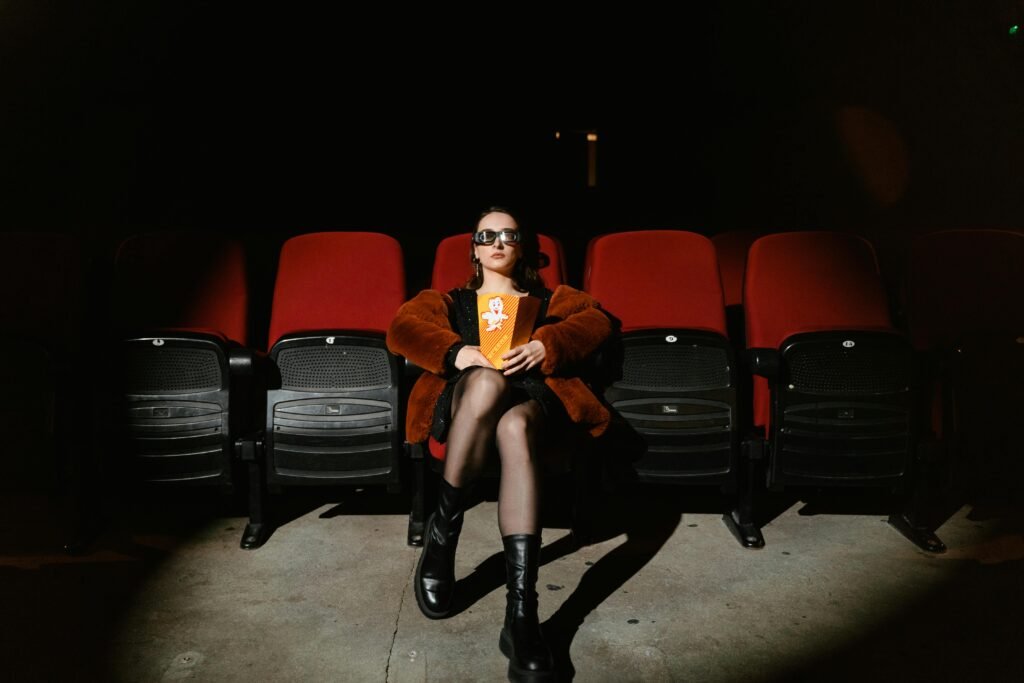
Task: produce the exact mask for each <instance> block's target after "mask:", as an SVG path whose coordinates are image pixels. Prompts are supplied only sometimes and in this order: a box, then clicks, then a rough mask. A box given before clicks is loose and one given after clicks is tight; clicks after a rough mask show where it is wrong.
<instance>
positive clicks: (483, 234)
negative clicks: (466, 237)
mask: <svg viewBox="0 0 1024 683" xmlns="http://www.w3.org/2000/svg"><path fill="white" fill-rule="evenodd" d="M497 236H498V234H497V233H496V232H494V231H493V230H481V231H480V232H478V233H475V234H474V235H473V241H474V242H476V243H477V244H494V238H495V237H497Z"/></svg>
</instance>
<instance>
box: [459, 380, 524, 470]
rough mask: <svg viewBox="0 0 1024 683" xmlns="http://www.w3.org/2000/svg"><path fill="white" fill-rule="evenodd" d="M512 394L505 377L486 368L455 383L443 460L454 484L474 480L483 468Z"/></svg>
mask: <svg viewBox="0 0 1024 683" xmlns="http://www.w3.org/2000/svg"><path fill="white" fill-rule="evenodd" d="M509 397H510V391H509V385H508V380H506V379H505V376H504V375H502V374H501V373H500V372H495V371H492V370H488V369H486V368H481V369H479V370H474V371H472V372H469V373H467V374H466V375H465V376H464V377H463V378H462V379H460V380H459V382H458V384H456V385H455V392H454V393H453V394H452V422H451V426H450V427H449V428H448V441H447V445H446V447H445V462H444V478H445V480H446V481H447V482H448V483H449V484H451V485H452V486H466V485H468V484H470V483H472V482H473V480H475V479H476V477H477V475H478V474H479V473H480V470H481V469H483V466H484V463H485V461H486V459H487V453H488V451H489V450H490V447H491V439H492V435H493V434H494V432H495V428H496V426H497V424H498V418H500V417H501V416H502V412H503V411H504V408H505V406H506V405H507V404H508V401H509Z"/></svg>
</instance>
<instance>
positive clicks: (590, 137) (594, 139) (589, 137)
mask: <svg viewBox="0 0 1024 683" xmlns="http://www.w3.org/2000/svg"><path fill="white" fill-rule="evenodd" d="M587 142H597V133H587Z"/></svg>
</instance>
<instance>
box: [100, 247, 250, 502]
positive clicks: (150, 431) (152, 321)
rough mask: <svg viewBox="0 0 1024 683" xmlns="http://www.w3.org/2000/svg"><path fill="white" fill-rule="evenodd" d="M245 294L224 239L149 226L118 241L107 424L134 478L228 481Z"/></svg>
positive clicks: (241, 415) (241, 371)
mask: <svg viewBox="0 0 1024 683" xmlns="http://www.w3.org/2000/svg"><path fill="white" fill-rule="evenodd" d="M248 297H249V289H248V283H247V280H246V263H245V254H244V253H243V250H242V247H241V245H240V244H238V243H237V242H235V241H233V240H229V239H225V238H222V237H220V236H216V235H209V234H200V233H187V232H155V233H147V234H142V235H136V236H134V237H130V238H128V239H126V240H124V241H123V242H122V243H121V245H120V247H119V248H118V250H117V254H116V256H115V262H114V281H113V286H112V290H111V309H110V321H111V325H112V327H113V328H114V334H115V335H116V336H117V337H118V338H119V339H120V340H121V353H120V354H119V356H118V370H117V377H118V387H119V389H118V396H119V400H118V413H119V418H120V419H118V420H117V424H118V425H119V427H120V430H119V436H120V438H119V441H120V443H121V445H122V446H123V447H124V449H125V452H126V454H127V456H128V461H129V463H130V464H131V467H132V469H133V470H134V473H135V476H136V477H137V478H138V479H140V480H142V481H144V482H150V483H157V482H159V483H197V484H217V485H220V486H223V487H225V488H229V487H230V486H231V483H232V482H231V453H232V438H233V437H234V435H235V434H237V433H239V432H240V431H242V430H244V429H245V424H246V419H247V417H248V412H247V411H246V410H245V408H244V407H242V405H244V403H245V400H246V399H247V398H248V393H249V392H247V391H242V390H241V389H242V386H241V385H242V383H244V381H245V376H246V375H248V373H249V371H251V358H252V357H251V353H250V352H249V351H248V350H247V349H245V348H244V347H245V345H246V344H247V342H248V317H247V316H248V303H249V301H248ZM238 401H241V403H240V404H239V406H237V407H236V406H235V405H233V404H234V403H236V402H238Z"/></svg>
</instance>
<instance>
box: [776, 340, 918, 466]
mask: <svg viewBox="0 0 1024 683" xmlns="http://www.w3.org/2000/svg"><path fill="white" fill-rule="evenodd" d="M782 356H783V375H782V377H781V378H780V382H779V386H778V397H777V398H778V401H777V408H776V414H775V415H774V416H773V421H774V423H775V424H776V425H777V427H778V429H777V441H776V449H777V452H776V454H775V458H774V459H773V467H772V480H773V482H774V483H779V482H788V483H810V482H811V481H813V480H815V479H826V480H831V481H833V483H842V481H843V480H846V481H849V482H850V483H856V484H863V483H870V482H871V481H872V480H876V481H877V480H895V479H898V478H899V477H901V476H902V475H903V474H904V472H905V471H906V469H907V467H908V464H909V457H910V451H911V438H912V434H913V425H912V414H911V404H912V401H911V387H912V385H913V379H914V378H913V368H914V365H913V356H912V350H911V348H910V345H909V343H907V342H906V340H904V339H903V338H902V337H900V336H898V335H895V334H885V333H879V334H872V333H855V332H851V333H843V332H832V333H815V334H809V335H794V336H793V337H791V338H790V339H788V340H787V341H786V342H785V343H784V344H783V348H782ZM804 480H806V481H804Z"/></svg>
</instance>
